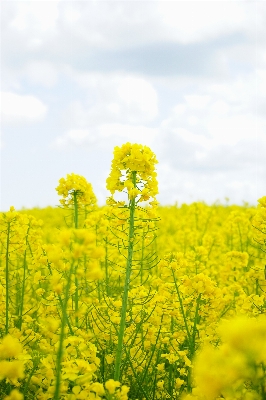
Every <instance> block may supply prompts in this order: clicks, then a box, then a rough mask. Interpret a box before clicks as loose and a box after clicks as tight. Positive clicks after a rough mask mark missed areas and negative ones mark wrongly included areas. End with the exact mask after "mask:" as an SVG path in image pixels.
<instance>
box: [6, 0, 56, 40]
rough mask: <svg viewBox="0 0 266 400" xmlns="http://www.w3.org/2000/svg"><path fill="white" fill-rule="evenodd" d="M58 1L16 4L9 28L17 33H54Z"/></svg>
mask: <svg viewBox="0 0 266 400" xmlns="http://www.w3.org/2000/svg"><path fill="white" fill-rule="evenodd" d="M58 3H59V1H57V0H54V1H48V2H47V1H27V2H25V1H23V2H21V3H20V2H16V3H15V4H14V5H15V12H16V15H15V17H14V18H13V20H12V21H11V22H10V26H11V27H13V28H15V29H17V30H18V31H19V32H24V31H29V32H35V33H46V34H47V33H48V32H49V31H54V29H55V26H56V21H57V19H58V16H59V10H58Z"/></svg>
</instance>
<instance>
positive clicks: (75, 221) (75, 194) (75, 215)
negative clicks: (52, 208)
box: [73, 190, 79, 229]
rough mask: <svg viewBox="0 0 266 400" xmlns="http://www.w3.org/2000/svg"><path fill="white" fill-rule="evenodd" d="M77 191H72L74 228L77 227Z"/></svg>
mask: <svg viewBox="0 0 266 400" xmlns="http://www.w3.org/2000/svg"><path fill="white" fill-rule="evenodd" d="M77 196H78V193H77V191H76V190H74V193H73V200H74V227H75V229H78V215H79V213H78V198H77Z"/></svg>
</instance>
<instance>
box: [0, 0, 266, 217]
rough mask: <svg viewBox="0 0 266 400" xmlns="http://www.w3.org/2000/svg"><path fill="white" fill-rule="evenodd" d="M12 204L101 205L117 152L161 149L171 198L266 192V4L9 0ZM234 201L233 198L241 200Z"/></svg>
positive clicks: (5, 16)
mask: <svg viewBox="0 0 266 400" xmlns="http://www.w3.org/2000/svg"><path fill="white" fill-rule="evenodd" d="M0 11H1V62H0V66H1V79H0V83H1V87H0V89H1V107H0V108H1V186H0V190H1V191H0V210H2V211H5V210H7V209H9V207H10V206H11V205H13V206H14V207H15V208H16V209H21V208H22V207H26V208H31V207H45V206H48V205H51V206H56V205H58V204H59V201H58V200H59V199H58V196H57V193H56V191H55V187H56V186H57V184H58V180H59V179H60V178H61V177H65V176H66V174H68V173H72V172H74V173H76V174H79V175H83V176H84V177H85V178H86V179H87V180H88V181H89V182H90V183H91V184H92V186H93V189H94V192H95V194H96V196H97V198H98V202H99V204H100V205H102V204H104V203H105V199H106V197H107V196H109V193H108V191H107V190H106V178H107V177H108V175H109V172H110V166H111V161H112V158H113V149H114V147H115V146H121V145H122V144H123V143H126V142H132V143H141V144H143V145H147V146H149V147H150V148H151V149H152V151H153V152H154V153H155V154H156V156H157V159H158V165H157V171H158V181H159V195H158V200H159V202H160V203H161V204H163V205H164V204H165V205H170V204H175V203H176V202H177V203H178V204H181V203H192V202H194V201H204V202H206V203H207V204H213V203H216V202H220V203H222V204H224V203H226V202H229V204H231V203H235V204H243V202H248V203H249V204H252V205H256V204H257V199H259V198H260V197H262V196H265V195H266V168H265V160H266V112H265V110H266V1H255V0H254V1H238V0H235V1H224V0H223V1H215V0H213V1H189V0H186V1H166V0H164V1H153V0H151V1H148V0H147V1H141V0H140V1H136V0H134V1H133V0H127V1H113V0H108V1H102V0H89V1H79V0H75V1H64V0H61V1H56V0H54V1H49V0H45V1H38V0H34V1H10V0H9V1H1V5H0ZM228 199H229V200H228Z"/></svg>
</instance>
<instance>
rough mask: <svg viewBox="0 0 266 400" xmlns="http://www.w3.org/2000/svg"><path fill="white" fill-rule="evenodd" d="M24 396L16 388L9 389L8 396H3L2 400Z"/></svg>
mask: <svg viewBox="0 0 266 400" xmlns="http://www.w3.org/2000/svg"><path fill="white" fill-rule="evenodd" d="M23 399H24V396H23V394H22V393H20V392H19V391H18V390H17V389H13V390H11V392H10V394H9V396H6V397H4V400H23Z"/></svg>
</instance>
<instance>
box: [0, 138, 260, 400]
mask: <svg viewBox="0 0 266 400" xmlns="http://www.w3.org/2000/svg"><path fill="white" fill-rule="evenodd" d="M156 164H157V160H156V156H155V155H154V154H153V153H152V151H151V150H150V149H149V148H148V147H146V146H142V145H136V144H130V143H126V144H124V145H123V146H122V147H116V148H115V150H114V158H113V162H112V166H111V172H110V175H109V177H108V178H107V189H108V190H109V191H110V197H109V198H108V199H107V201H106V205H105V206H104V207H99V206H98V205H97V199H96V197H95V195H94V192H93V188H92V186H91V184H90V183H88V182H87V181H86V179H85V178H84V177H82V176H79V175H75V174H73V173H72V174H68V175H67V176H66V178H61V179H60V180H59V184H58V187H57V188H56V190H57V192H58V195H59V204H60V207H54V208H52V207H47V208H44V209H37V208H36V209H32V210H21V211H16V210H15V209H14V208H13V207H11V208H10V211H8V212H4V213H1V214H0V248H1V251H0V253H1V259H0V263H1V264H0V399H3V400H22V399H25V400H35V399H36V400H48V399H53V400H59V399H62V400H67V399H69V400H81V399H89V400H92V399H95V400H97V399H108V400H126V399H132V400H154V399H162V400H163V399H182V400H193V399H195V400H197V399H198V400H215V399H227V400H233V399H241V400H242V399H243V400H257V399H266V373H265V368H266V317H265V310H266V295H265V290H266V276H265V251H266V246H265V244H266V236H265V235H266V196H265V197H263V198H261V199H259V203H258V207H257V208H255V207H251V206H248V205H243V206H236V205H228V206H222V205H219V204H216V205H212V206H208V205H206V204H204V203H202V202H197V203H193V204H190V205H186V204H183V205H180V206H178V205H173V206H160V205H158V203H157V201H156V195H157V194H158V186H157V185H158V184H157V175H156Z"/></svg>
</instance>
